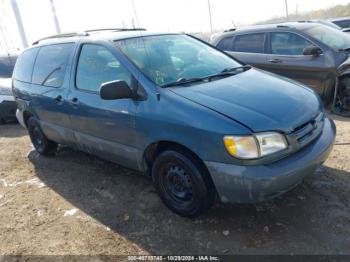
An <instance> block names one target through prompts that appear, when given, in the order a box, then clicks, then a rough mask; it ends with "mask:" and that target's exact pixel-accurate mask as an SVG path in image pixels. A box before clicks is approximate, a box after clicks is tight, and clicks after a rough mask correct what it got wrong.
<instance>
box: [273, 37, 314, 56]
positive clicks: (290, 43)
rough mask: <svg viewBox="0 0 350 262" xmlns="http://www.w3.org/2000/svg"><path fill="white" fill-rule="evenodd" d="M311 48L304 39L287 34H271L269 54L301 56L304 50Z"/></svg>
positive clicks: (310, 44)
mask: <svg viewBox="0 0 350 262" xmlns="http://www.w3.org/2000/svg"><path fill="white" fill-rule="evenodd" d="M308 46H313V44H312V43H311V42H309V41H307V40H306V39H305V38H303V37H301V36H299V35H297V34H293V33H287V32H281V33H271V53H272V54H276V55H302V54H303V50H304V48H306V47H308Z"/></svg>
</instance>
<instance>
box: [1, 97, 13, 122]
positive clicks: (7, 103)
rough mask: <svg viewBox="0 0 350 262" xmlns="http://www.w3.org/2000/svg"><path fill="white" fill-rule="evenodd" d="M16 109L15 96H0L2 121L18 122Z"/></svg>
mask: <svg viewBox="0 0 350 262" xmlns="http://www.w3.org/2000/svg"><path fill="white" fill-rule="evenodd" d="M16 108H17V105H16V102H15V100H14V98H13V96H8V95H0V121H1V120H3V121H14V120H16Z"/></svg>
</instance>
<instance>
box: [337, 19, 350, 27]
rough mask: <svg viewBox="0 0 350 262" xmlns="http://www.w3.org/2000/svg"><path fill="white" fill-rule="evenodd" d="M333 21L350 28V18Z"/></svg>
mask: <svg viewBox="0 0 350 262" xmlns="http://www.w3.org/2000/svg"><path fill="white" fill-rule="evenodd" d="M333 23H334V24H336V25H337V26H340V27H341V28H350V20H342V21H334V22H333Z"/></svg>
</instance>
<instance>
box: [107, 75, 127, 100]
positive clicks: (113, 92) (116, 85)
mask: <svg viewBox="0 0 350 262" xmlns="http://www.w3.org/2000/svg"><path fill="white" fill-rule="evenodd" d="M100 97H101V98H102V99H104V100H115V99H122V98H131V97H132V91H131V89H130V87H129V85H128V84H127V83H126V82H125V81H121V80H115V81H111V82H106V83H103V84H102V85H101V87H100Z"/></svg>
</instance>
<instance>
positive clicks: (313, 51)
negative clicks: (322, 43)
mask: <svg viewBox="0 0 350 262" xmlns="http://www.w3.org/2000/svg"><path fill="white" fill-rule="evenodd" d="M320 54H322V50H321V48H319V47H317V46H308V47H305V48H304V50H303V55H312V56H319V55H320Z"/></svg>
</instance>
